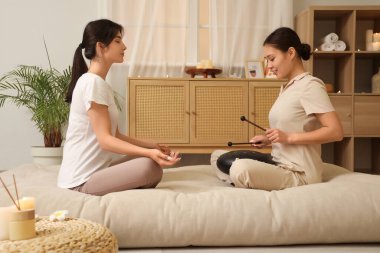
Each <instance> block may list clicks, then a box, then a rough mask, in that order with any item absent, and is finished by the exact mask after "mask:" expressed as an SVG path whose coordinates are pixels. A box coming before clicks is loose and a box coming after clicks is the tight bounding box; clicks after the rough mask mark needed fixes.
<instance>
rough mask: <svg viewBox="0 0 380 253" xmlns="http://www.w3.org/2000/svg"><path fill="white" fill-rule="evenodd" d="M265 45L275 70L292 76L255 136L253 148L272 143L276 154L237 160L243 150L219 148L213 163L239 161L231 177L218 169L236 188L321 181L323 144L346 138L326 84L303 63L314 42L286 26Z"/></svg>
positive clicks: (269, 187) (274, 187)
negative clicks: (304, 40) (303, 39)
mask: <svg viewBox="0 0 380 253" xmlns="http://www.w3.org/2000/svg"><path fill="white" fill-rule="evenodd" d="M263 46H264V57H265V59H266V60H267V61H268V67H269V68H270V70H271V71H272V72H273V73H275V74H276V75H277V77H278V78H284V79H287V80H288V82H287V83H286V84H284V85H283V86H282V87H281V90H280V94H279V96H278V98H277V100H276V101H275V102H274V104H273V106H272V108H271V110H270V112H269V124H270V128H269V129H266V131H265V134H264V135H258V136H254V137H253V138H252V139H251V140H250V142H251V143H252V146H253V147H254V148H263V147H266V146H268V145H271V146H272V152H271V154H268V155H267V157H264V158H263V156H265V154H261V153H252V154H250V155H248V156H246V157H250V158H251V159H237V160H234V159H233V158H234V157H231V155H232V156H233V155H236V154H238V152H234V153H226V151H222V150H216V151H214V153H213V154H212V155H211V164H212V165H213V166H214V167H215V168H218V165H219V169H222V168H220V167H221V165H223V164H225V162H226V161H225V159H230V161H232V160H234V161H233V162H232V165H231V167H230V168H229V177H228V176H227V175H223V174H221V173H220V172H219V171H218V175H222V176H220V177H221V178H222V179H223V178H224V179H225V180H226V181H229V180H230V181H231V182H232V183H233V184H234V185H235V186H236V187H244V188H254V189H263V190H280V189H284V188H288V187H294V186H300V185H306V184H312V183H318V182H321V176H322V167H323V163H322V159H321V144H323V143H328V142H334V141H340V140H342V138H343V129H342V125H341V123H340V120H339V118H338V116H337V114H336V112H335V110H334V107H333V106H332V105H331V102H330V99H329V96H328V94H327V92H326V89H325V85H324V83H323V82H322V81H321V80H320V79H318V78H316V77H314V76H312V75H311V74H310V73H307V72H305V69H304V67H303V64H302V60H308V59H309V58H310V54H311V53H310V46H309V45H308V44H303V43H301V41H300V39H299V37H298V35H297V33H296V32H295V31H293V30H292V29H290V28H287V27H281V28H278V29H277V30H275V31H274V32H272V33H271V34H270V35H269V36H268V37H267V38H266V39H265V41H264V44H263ZM236 157H239V155H236ZM256 158H257V159H256ZM223 159H224V160H223ZM223 169H224V171H226V170H225V168H223Z"/></svg>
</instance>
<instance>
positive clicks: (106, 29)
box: [66, 19, 123, 103]
mask: <svg viewBox="0 0 380 253" xmlns="http://www.w3.org/2000/svg"><path fill="white" fill-rule="evenodd" d="M118 32H120V33H123V27H122V26H121V25H119V24H117V23H115V22H113V21H111V20H108V19H99V20H95V21H91V22H90V23H88V24H87V25H86V28H85V29H84V32H83V38H82V42H81V43H80V44H79V45H78V47H77V49H76V50H75V54H74V60H73V67H72V73H71V81H70V85H69V89H68V91H67V94H66V102H69V103H71V99H72V95H73V91H74V88H75V85H76V83H77V81H78V79H79V77H80V76H81V75H83V74H84V73H86V72H87V71H88V67H87V64H86V62H85V61H84V58H83V55H82V49H84V55H85V57H86V58H87V59H89V60H91V59H92V58H94V57H95V55H96V43H97V42H101V43H103V44H104V45H105V46H108V45H109V44H110V43H111V42H112V40H113V39H114V38H115V37H116V35H117V33H118Z"/></svg>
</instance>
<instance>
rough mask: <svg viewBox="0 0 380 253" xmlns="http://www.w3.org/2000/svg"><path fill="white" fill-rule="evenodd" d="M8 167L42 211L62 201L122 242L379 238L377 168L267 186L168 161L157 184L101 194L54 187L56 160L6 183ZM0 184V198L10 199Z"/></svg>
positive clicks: (332, 169)
mask: <svg viewBox="0 0 380 253" xmlns="http://www.w3.org/2000/svg"><path fill="white" fill-rule="evenodd" d="M13 173H14V174H15V175H16V179H17V182H18V189H19V192H21V194H20V195H23V196H33V197H35V198H36V201H37V213H38V214H39V215H40V216H44V215H49V214H50V213H52V212H53V211H55V210H61V209H67V210H69V212H70V216H72V217H81V218H85V219H89V220H92V221H95V222H99V223H102V224H104V225H105V226H107V227H108V228H110V229H111V231H113V232H114V233H115V234H116V236H117V238H118V243H119V246H120V247H183V246H189V245H194V246H237V245H240V246H243V245H246V246H248V245H250V246H254V245H288V244H317V243H354V242H380V176H374V175H367V174H361V173H351V172H348V171H346V170H344V169H342V168H340V167H337V166H333V165H328V166H327V165H326V168H325V170H324V176H323V177H324V181H325V182H324V183H320V184H314V185H307V186H301V187H296V188H290V189H286V190H282V191H272V192H267V191H261V190H250V189H238V188H234V187H231V186H229V185H226V184H225V183H223V182H221V181H219V180H218V179H217V178H216V176H215V175H214V171H213V169H212V168H211V166H210V165H200V166H187V167H181V168H176V169H166V170H165V172H164V177H163V180H162V182H161V183H160V184H159V185H158V187H157V188H156V189H146V190H130V191H124V192H117V193H111V194H108V195H105V196H103V197H98V196H90V195H86V194H83V193H78V192H74V191H70V190H66V189H59V188H57V187H56V177H57V173H58V167H57V166H55V167H54V166H53V167H41V166H36V165H23V166H21V167H19V168H17V169H14V170H12V171H7V172H4V173H2V174H1V175H0V176H1V177H2V178H3V180H5V181H6V182H7V184H8V185H9V186H10V187H11V183H12V174H13ZM11 189H13V187H11ZM0 190H1V191H0V206H6V205H10V204H11V200H10V199H9V197H8V196H7V195H6V192H5V190H4V189H0Z"/></svg>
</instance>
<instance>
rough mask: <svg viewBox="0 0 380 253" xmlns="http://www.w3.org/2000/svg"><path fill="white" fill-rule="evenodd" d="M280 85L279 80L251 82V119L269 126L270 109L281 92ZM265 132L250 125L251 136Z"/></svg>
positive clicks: (266, 126) (264, 126)
mask: <svg viewBox="0 0 380 253" xmlns="http://www.w3.org/2000/svg"><path fill="white" fill-rule="evenodd" d="M280 87H281V83H278V82H265V83H263V82H261V83H260V82H249V93H250V95H249V120H251V121H253V122H255V123H256V124H257V125H259V126H261V127H263V128H269V120H268V115H269V111H270V109H271V108H272V105H273V103H274V101H276V99H277V97H278V94H279V93H280ZM263 133H264V131H262V130H260V129H259V128H257V127H254V126H252V125H250V126H249V137H250V138H252V137H253V136H255V135H259V134H263Z"/></svg>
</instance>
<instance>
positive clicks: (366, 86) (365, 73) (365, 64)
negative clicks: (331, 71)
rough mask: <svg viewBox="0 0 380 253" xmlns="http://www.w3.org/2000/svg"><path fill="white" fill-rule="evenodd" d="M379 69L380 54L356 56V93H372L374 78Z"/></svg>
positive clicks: (358, 54)
mask: <svg viewBox="0 0 380 253" xmlns="http://www.w3.org/2000/svg"><path fill="white" fill-rule="evenodd" d="M379 68H380V52H379V53H356V54H355V83H354V86H355V93H371V90H372V88H371V87H372V76H373V75H374V74H376V73H377V72H378V71H379Z"/></svg>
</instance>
